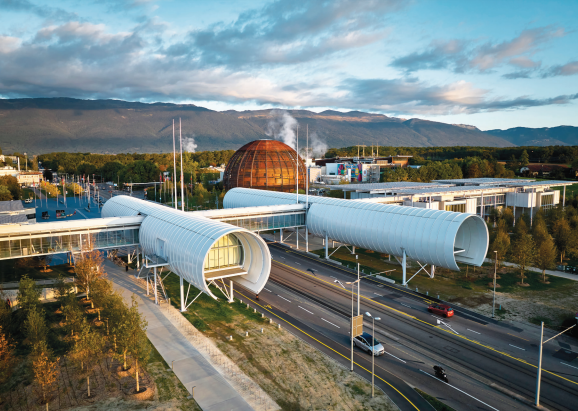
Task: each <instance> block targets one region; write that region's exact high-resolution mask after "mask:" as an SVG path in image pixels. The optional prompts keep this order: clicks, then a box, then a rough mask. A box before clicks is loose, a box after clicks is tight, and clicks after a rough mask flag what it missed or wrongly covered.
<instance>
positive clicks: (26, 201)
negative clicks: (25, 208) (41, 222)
mask: <svg viewBox="0 0 578 411" xmlns="http://www.w3.org/2000/svg"><path fill="white" fill-rule="evenodd" d="M24 202H25V203H26V204H30V203H32V199H31V198H27V199H26V200H24Z"/></svg>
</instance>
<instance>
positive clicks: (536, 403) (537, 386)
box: [534, 321, 576, 407]
mask: <svg viewBox="0 0 578 411" xmlns="http://www.w3.org/2000/svg"><path fill="white" fill-rule="evenodd" d="M574 327H576V324H574V325H573V326H572V327H569V328H566V329H565V330H564V331H562V332H561V333H558V334H556V335H555V336H553V337H552V338H550V339H548V340H546V341H544V321H542V328H541V330H540V357H539V359H538V375H537V376H536V401H535V403H534V404H535V405H536V407H537V406H539V405H540V382H541V380H542V348H543V347H544V344H546V343H547V342H548V341H550V340H553V339H554V338H556V337H558V336H560V335H562V334H564V333H565V332H566V331H568V330H570V329H572V328H574Z"/></svg>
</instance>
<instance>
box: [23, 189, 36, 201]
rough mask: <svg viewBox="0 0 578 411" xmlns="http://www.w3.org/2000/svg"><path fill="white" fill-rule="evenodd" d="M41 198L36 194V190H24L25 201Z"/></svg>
mask: <svg viewBox="0 0 578 411" xmlns="http://www.w3.org/2000/svg"><path fill="white" fill-rule="evenodd" d="M34 197H36V198H40V197H38V195H37V194H36V193H35V192H34V190H31V189H29V188H23V189H22V199H23V200H25V199H27V198H34Z"/></svg>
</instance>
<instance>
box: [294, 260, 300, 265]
mask: <svg viewBox="0 0 578 411" xmlns="http://www.w3.org/2000/svg"><path fill="white" fill-rule="evenodd" d="M293 262H294V263H295V264H297V265H301V264H299V263H298V262H297V261H293Z"/></svg>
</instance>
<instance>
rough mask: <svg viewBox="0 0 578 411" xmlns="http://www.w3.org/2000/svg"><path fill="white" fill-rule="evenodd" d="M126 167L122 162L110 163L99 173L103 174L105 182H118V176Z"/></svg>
mask: <svg viewBox="0 0 578 411" xmlns="http://www.w3.org/2000/svg"><path fill="white" fill-rule="evenodd" d="M124 167H125V166H124V164H122V163H121V162H118V161H109V162H108V163H106V164H104V165H103V166H102V168H101V169H100V170H99V172H100V174H102V178H103V179H104V181H112V182H116V179H117V176H119V175H120V172H121V171H122V170H123V169H124ZM157 177H158V176H157ZM155 181H156V180H155Z"/></svg>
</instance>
